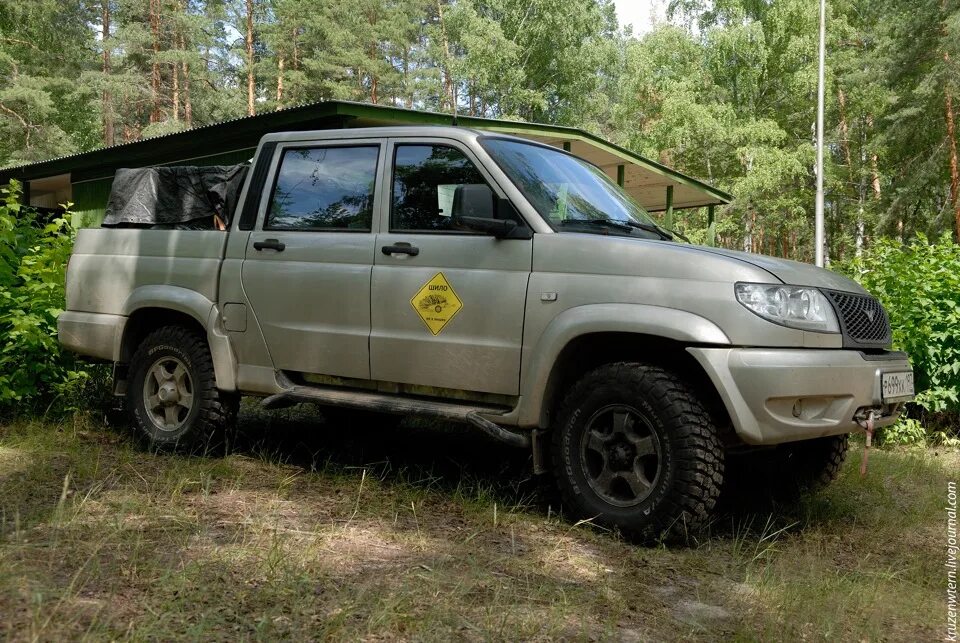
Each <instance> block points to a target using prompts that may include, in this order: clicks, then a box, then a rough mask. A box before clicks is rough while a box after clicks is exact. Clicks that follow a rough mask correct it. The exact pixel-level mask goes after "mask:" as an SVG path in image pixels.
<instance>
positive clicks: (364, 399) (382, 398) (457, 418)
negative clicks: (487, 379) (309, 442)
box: [261, 384, 530, 448]
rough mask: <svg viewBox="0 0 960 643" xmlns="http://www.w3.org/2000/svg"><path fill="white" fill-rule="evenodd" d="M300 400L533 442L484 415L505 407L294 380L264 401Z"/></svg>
mask: <svg viewBox="0 0 960 643" xmlns="http://www.w3.org/2000/svg"><path fill="white" fill-rule="evenodd" d="M300 402H310V403H313V404H325V405H327V406H337V407H342V408H347V409H358V410H362V411H374V412H377V413H391V414H394V415H419V416H425V417H434V418H439V419H443V420H451V421H454V422H465V423H467V424H470V425H472V426H475V427H477V428H478V429H480V430H481V431H483V432H484V433H486V434H487V435H489V436H490V437H492V438H494V439H496V440H499V441H500V442H505V443H506V444H509V445H511V446H515V447H524V448H527V447H529V446H530V435H529V434H527V433H517V432H514V431H510V430H509V429H505V428H503V427H502V426H500V425H499V424H497V423H496V422H491V421H490V420H488V419H486V418H484V417H481V415H480V414H481V413H483V414H486V415H497V414H501V413H503V412H504V409H502V408H497V407H491V406H482V405H477V404H460V403H457V402H442V401H437V400H426V399H420V398H409V397H397V396H396V395H388V394H384V393H374V392H371V391H356V390H346V389H335V388H320V387H313V386H302V385H298V384H294V385H293V386H291V387H290V388H288V389H287V390H285V391H283V392H282V393H277V394H276V395H271V396H270V397H268V398H266V399H264V400H263V402H261V406H263V408H265V409H279V408H284V407H287V406H292V405H293V404H297V403H300Z"/></svg>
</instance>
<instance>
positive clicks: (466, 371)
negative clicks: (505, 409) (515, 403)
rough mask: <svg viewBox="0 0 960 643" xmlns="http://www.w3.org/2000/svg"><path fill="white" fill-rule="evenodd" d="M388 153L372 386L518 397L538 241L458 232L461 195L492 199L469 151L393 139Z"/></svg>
mask: <svg viewBox="0 0 960 643" xmlns="http://www.w3.org/2000/svg"><path fill="white" fill-rule="evenodd" d="M388 154H389V155H390V156H391V157H392V160H393V170H392V176H391V177H388V178H386V179H385V182H384V184H385V185H389V187H390V194H385V197H386V198H389V199H390V201H389V202H388V203H386V204H385V207H384V212H385V216H386V218H387V221H385V222H384V223H383V224H382V227H383V228H384V229H385V230H388V232H385V233H381V234H379V235H377V242H376V252H375V255H374V268H373V284H372V291H371V298H370V299H371V302H372V310H371V312H372V323H371V326H372V327H371V335H370V365H371V366H370V368H371V371H372V377H373V379H376V380H384V381H389V382H401V383H406V384H414V385H423V386H431V387H442V388H448V389H459V390H466V391H477V392H485V393H497V394H503V395H516V394H518V392H519V382H520V349H521V345H522V335H523V313H524V307H525V304H526V292H527V281H528V279H529V276H530V269H531V261H532V252H533V242H532V241H531V240H529V239H495V238H494V237H492V236H489V235H485V234H478V233H475V232H470V231H467V230H463V229H458V228H459V226H458V225H457V223H456V216H455V215H456V214H458V213H457V212H456V208H457V207H458V206H457V203H458V202H461V201H462V198H461V197H463V195H465V194H467V193H468V192H469V191H470V190H476V189H477V188H479V189H480V190H483V189H484V188H483V187H482V186H485V185H486V186H491V187H492V189H493V190H494V193H496V187H495V186H492V182H491V180H490V178H489V177H488V176H487V175H485V174H484V173H483V172H482V171H481V170H480V169H479V165H478V164H477V163H475V162H474V160H473V159H472V158H471V155H470V153H469V151H468V150H466V149H465V148H461V147H460V146H458V145H457V144H455V143H453V142H445V141H439V140H438V141H436V142H430V143H425V142H419V141H418V142H416V143H413V142H410V143H406V142H404V140H403V139H396V140H394V141H393V142H392V143H391V146H390V148H389V151H388ZM385 192H386V190H385ZM461 214H469V215H471V216H476V215H477V214H478V213H477V212H467V213H461ZM487 214H488V215H489V214H491V213H487Z"/></svg>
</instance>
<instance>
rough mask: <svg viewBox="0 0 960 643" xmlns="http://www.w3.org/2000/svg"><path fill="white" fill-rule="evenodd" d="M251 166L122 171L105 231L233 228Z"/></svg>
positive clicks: (117, 179)
mask: <svg viewBox="0 0 960 643" xmlns="http://www.w3.org/2000/svg"><path fill="white" fill-rule="evenodd" d="M248 167H249V165H246V164H244V165H211V166H205V167H199V166H187V165H182V166H164V167H143V168H133V169H120V170H117V173H116V176H114V179H113V187H112V188H111V189H110V200H109V201H108V202H107V210H106V215H105V216H104V219H103V224H102V225H103V226H104V227H108V228H109V227H136V228H140V227H155V226H156V227H164V228H167V227H169V228H187V229H206V230H211V229H214V228H215V225H214V218H213V217H214V215H217V216H218V217H219V218H220V219H221V221H222V222H223V223H224V224H225V225H229V223H230V219H231V218H232V216H233V211H234V209H235V208H236V205H237V199H238V198H239V196H240V189H241V188H242V187H243V180H244V178H245V177H246V175H247V168H248Z"/></svg>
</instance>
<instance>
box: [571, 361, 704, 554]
mask: <svg viewBox="0 0 960 643" xmlns="http://www.w3.org/2000/svg"><path fill="white" fill-rule="evenodd" d="M558 420H559V423H558V425H557V426H556V428H555V430H554V431H553V439H552V462H553V467H554V471H555V475H556V478H557V484H558V487H559V489H560V494H561V497H562V499H563V501H564V503H565V504H566V505H567V506H568V507H569V508H570V509H571V510H572V512H573V513H574V514H575V516H576V517H577V518H582V519H593V520H594V521H595V522H597V523H600V524H603V525H606V526H611V527H617V528H619V529H621V530H622V531H624V532H626V533H628V534H631V535H634V536H638V537H641V538H645V539H649V538H659V537H666V538H671V537H684V536H688V535H690V534H692V533H694V532H696V531H699V530H700V529H702V528H703V527H704V526H705V525H706V524H707V522H708V520H709V518H710V514H711V511H712V509H713V507H714V505H715V504H716V500H717V497H718V496H719V494H720V487H721V485H722V482H723V448H722V445H721V443H720V439H719V437H718V432H717V429H716V426H715V424H714V422H713V420H712V419H711V417H710V414H709V413H708V412H707V411H706V409H705V408H704V406H703V404H702V403H701V402H700V401H699V400H698V398H697V397H696V395H695V394H694V393H693V391H692V390H691V389H690V388H689V387H688V386H687V384H686V383H685V382H684V381H683V380H681V379H680V378H678V377H677V376H676V375H674V374H673V373H670V372H669V371H667V370H664V369H662V368H660V367H657V366H652V365H648V364H638V363H618V364H607V365H605V366H601V367H599V368H597V369H595V370H593V371H591V372H590V373H588V374H587V375H585V376H584V377H583V378H582V379H581V380H580V381H579V382H577V383H576V384H575V385H574V386H573V388H571V389H570V391H569V393H568V394H567V397H566V399H565V401H564V404H563V406H562V409H561V411H560V414H559V416H558Z"/></svg>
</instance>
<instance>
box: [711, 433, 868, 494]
mask: <svg viewBox="0 0 960 643" xmlns="http://www.w3.org/2000/svg"><path fill="white" fill-rule="evenodd" d="M848 448H849V436H847V435H846V434H844V435H835V436H829V437H825V438H814V439H812V440H803V441H801V442H790V443H787V444H781V445H778V446H776V447H774V448H772V449H767V450H764V451H757V452H754V453H747V454H743V455H739V456H736V457H731V458H730V459H729V463H728V470H729V481H730V489H729V491H728V492H725V493H730V494H731V495H732V496H734V497H743V496H746V495H750V496H755V495H757V494H759V495H760V496H761V499H766V500H774V501H791V500H795V499H796V498H798V497H799V496H800V495H801V494H803V493H807V492H812V491H817V490H819V489H822V488H824V487H826V486H827V485H829V484H830V483H831V482H833V481H834V480H836V478H837V475H839V473H840V468H841V467H842V466H843V463H844V461H845V460H846V458H847V450H848Z"/></svg>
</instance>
